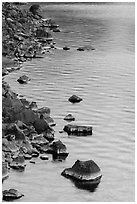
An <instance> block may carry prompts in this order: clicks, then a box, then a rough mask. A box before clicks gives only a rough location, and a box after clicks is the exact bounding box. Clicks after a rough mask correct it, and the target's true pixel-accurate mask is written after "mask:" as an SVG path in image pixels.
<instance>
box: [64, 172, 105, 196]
mask: <svg viewBox="0 0 137 204" xmlns="http://www.w3.org/2000/svg"><path fill="white" fill-rule="evenodd" d="M62 175H63V174H62ZM63 176H64V177H65V178H67V179H70V180H71V182H72V183H74V185H75V186H76V187H77V188H78V189H82V190H87V191H89V192H92V193H93V192H95V191H96V189H97V188H98V185H99V183H100V179H101V177H100V178H99V179H98V180H96V181H92V182H89V181H79V180H77V179H75V178H72V177H70V176H66V175H63Z"/></svg>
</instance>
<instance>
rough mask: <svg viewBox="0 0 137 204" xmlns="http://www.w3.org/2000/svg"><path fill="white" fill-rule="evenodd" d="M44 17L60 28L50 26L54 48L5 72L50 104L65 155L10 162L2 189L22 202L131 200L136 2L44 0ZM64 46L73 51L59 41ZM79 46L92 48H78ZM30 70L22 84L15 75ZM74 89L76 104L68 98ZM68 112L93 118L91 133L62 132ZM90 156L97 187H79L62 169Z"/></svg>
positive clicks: (81, 118) (14, 85)
mask: <svg viewBox="0 0 137 204" xmlns="http://www.w3.org/2000/svg"><path fill="white" fill-rule="evenodd" d="M42 7H43V9H44V11H45V17H48V18H52V19H55V21H56V22H57V24H59V25H60V28H61V32H60V33H54V34H53V37H54V38H55V41H56V45H57V47H58V49H57V50H53V51H52V53H51V54H46V55H45V57H44V58H43V59H39V60H38V59H35V60H33V61H31V62H27V63H25V64H24V66H23V69H21V70H20V71H17V72H14V73H12V74H10V75H9V76H7V77H6V81H7V82H9V84H10V85H11V87H12V89H13V90H14V91H15V92H17V93H19V94H22V95H24V96H25V97H26V98H27V99H29V100H30V101H37V104H38V106H39V107H43V106H48V107H50V108H51V116H52V117H53V118H54V120H55V122H56V124H57V125H56V127H55V131H56V133H55V137H56V139H61V141H62V142H64V143H65V144H66V146H67V149H68V151H69V153H70V154H69V156H68V158H67V159H66V161H64V162H54V161H52V158H51V157H50V159H49V161H41V160H40V159H36V164H30V163H29V162H28V164H27V167H26V169H25V171H24V172H22V173H20V172H19V173H18V172H15V171H12V170H11V173H10V177H9V179H8V180H6V181H5V182H4V184H3V189H7V188H9V187H10V188H16V189H18V190H20V191H21V192H22V193H23V194H24V195H25V196H24V197H23V198H22V199H20V200H19V201H20V202H26V201H28V202H34V201H37V202H48V201H53V202H58V201H62V202H63V201H73V202H76V201H77V202H79V201H85V202H88V201H90V202H92V201H94V202H98V201H101V202H106V201H115V202H118V201H134V193H135V192H134V187H135V183H134V179H135V178H134V173H135V171H134V150H135V147H134V142H135V138H134V135H135V132H134V131H135V130H134V121H135V118H134V100H135V97H134V95H135V94H134V91H135V90H134V83H135V78H134V74H135V73H134V72H135V63H134V60H135V56H134V26H135V23H134V4H124V3H123V4H120V5H116V4H109V5H103V4H98V5H91V4H44V5H43V6H42ZM65 45H66V46H69V47H70V48H71V49H70V51H63V50H62V49H60V48H61V47H63V46H65ZM79 46H93V47H95V50H94V51H84V52H78V51H77V50H76V48H77V47H79ZM22 74H26V75H27V76H29V77H30V78H31V81H30V83H28V84H27V85H20V84H18V83H17V81H16V80H17V79H18V77H19V76H21V75H22ZM72 94H77V95H79V96H80V97H82V98H83V101H82V102H81V103H79V104H71V103H69V102H68V101H67V100H68V98H69V97H70V96H71V95H72ZM68 113H72V114H73V115H74V116H75V118H76V121H77V122H80V123H82V124H83V123H84V124H85V123H88V124H91V125H92V126H93V135H92V136H88V137H74V136H71V137H68V136H67V134H65V133H63V134H60V133H59V131H60V130H62V129H63V127H64V125H65V124H66V122H65V121H64V120H63V118H64V117H65V116H66V115H67V114H68ZM77 159H80V160H88V159H93V160H94V161H95V162H96V163H97V164H98V165H99V166H100V168H101V169H102V174H103V177H102V181H101V183H100V185H99V186H98V188H97V189H96V191H95V192H89V191H86V190H82V189H79V188H77V187H76V186H75V185H74V183H72V181H70V180H68V179H66V178H64V177H62V176H61V175H60V174H61V172H62V171H63V169H64V168H67V167H71V166H72V165H73V163H74V162H75V161H76V160H77Z"/></svg>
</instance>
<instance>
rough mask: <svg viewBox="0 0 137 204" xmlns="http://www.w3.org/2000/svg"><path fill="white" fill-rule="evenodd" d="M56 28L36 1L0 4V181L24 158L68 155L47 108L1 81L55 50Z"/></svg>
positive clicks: (20, 168) (22, 80)
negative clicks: (0, 33) (0, 77)
mask: <svg viewBox="0 0 137 204" xmlns="http://www.w3.org/2000/svg"><path fill="white" fill-rule="evenodd" d="M59 31H60V30H59V26H58V25H57V24H56V23H55V22H53V21H52V20H51V19H44V18H43V17H42V11H41V9H40V6H39V5H37V4H33V5H30V4H28V3H8V2H5V3H3V4H2V34H3V39H2V77H3V78H2V181H4V180H5V179H7V178H8V176H9V173H10V168H12V169H16V170H18V171H24V169H25V167H26V162H25V161H26V160H30V163H33V157H38V156H40V158H41V159H42V160H48V156H47V154H49V153H50V154H52V155H53V159H57V160H64V159H66V157H67V156H68V154H69V153H68V152H67V148H66V146H65V145H64V144H63V143H62V142H61V141H60V140H58V141H54V139H55V138H54V133H55V131H54V129H53V126H54V125H55V123H54V120H53V119H52V118H51V117H50V108H48V107H42V108H39V107H38V106H37V104H36V102H29V101H27V100H26V99H25V98H21V97H20V96H19V95H18V94H16V93H14V92H13V91H12V90H11V88H10V86H9V85H8V84H7V83H6V82H5V81H4V77H5V76H6V75H7V74H9V73H10V72H12V71H14V70H18V69H20V68H21V67H22V63H23V62H25V61H26V60H31V59H33V58H42V57H44V54H45V53H46V52H50V50H51V49H56V47H55V42H53V38H52V34H51V33H52V32H59ZM83 49H84V48H83ZM64 50H69V48H66V47H65V48H64ZM82 51H83V50H82ZM28 80H29V79H28V78H27V76H21V77H20V78H19V79H17V81H18V82H17V83H21V84H23V83H26V84H27V82H28ZM81 100H82V99H80V101H81ZM80 101H78V102H80ZM73 128H74V127H73ZM84 128H86V127H84ZM91 129H92V128H91ZM80 131H81V130H80ZM84 131H85V130H84ZM87 131H88V130H87ZM90 132H91V131H90ZM91 134H92V133H91ZM85 168H86V167H85ZM91 171H92V168H91ZM91 171H89V173H90V174H91V173H92V172H91ZM13 191H14V193H13ZM5 192H6V193H7V194H6V193H5ZM9 192H10V193H9ZM11 194H12V196H11ZM13 194H15V195H14V196H13ZM8 196H9V197H12V198H14V199H16V190H13V189H12V190H11V191H4V198H5V199H8Z"/></svg>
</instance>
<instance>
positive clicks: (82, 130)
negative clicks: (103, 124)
mask: <svg viewBox="0 0 137 204" xmlns="http://www.w3.org/2000/svg"><path fill="white" fill-rule="evenodd" d="M63 130H64V131H65V132H67V133H68V135H77V136H87V135H92V126H86V125H85V126H84V125H75V124H68V125H65V127H64V129H63Z"/></svg>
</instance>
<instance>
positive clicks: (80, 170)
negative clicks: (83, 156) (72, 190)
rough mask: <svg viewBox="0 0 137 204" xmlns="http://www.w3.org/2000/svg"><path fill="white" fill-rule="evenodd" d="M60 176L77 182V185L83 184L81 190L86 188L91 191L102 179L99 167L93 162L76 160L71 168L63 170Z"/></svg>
mask: <svg viewBox="0 0 137 204" xmlns="http://www.w3.org/2000/svg"><path fill="white" fill-rule="evenodd" d="M61 175H63V176H65V177H67V178H71V179H74V180H75V181H78V183H80V184H83V188H84V187H85V188H86V187H88V188H89V189H90V188H91V189H92V190H93V188H94V187H96V186H97V185H98V184H99V183H100V180H101V177H102V174H101V170H100V168H99V166H98V165H97V164H96V163H95V162H94V161H93V160H88V161H80V160H77V161H76V162H75V164H74V165H73V166H72V167H71V168H67V169H65V170H64V171H63V172H62V173H61Z"/></svg>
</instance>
